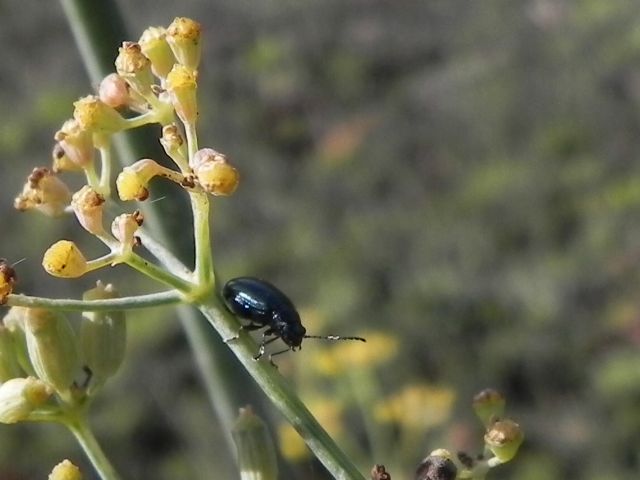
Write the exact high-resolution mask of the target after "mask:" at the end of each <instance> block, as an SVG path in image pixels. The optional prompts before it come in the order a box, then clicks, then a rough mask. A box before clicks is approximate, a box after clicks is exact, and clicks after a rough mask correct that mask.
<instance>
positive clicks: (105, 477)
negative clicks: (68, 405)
mask: <svg viewBox="0 0 640 480" xmlns="http://www.w3.org/2000/svg"><path fill="white" fill-rule="evenodd" d="M64 424H65V425H66V426H67V428H69V430H71V433H73V435H74V436H75V437H76V440H77V441H78V443H79V444H80V446H81V447H82V449H83V450H84V453H85V454H86V455H87V457H88V458H89V460H90V461H91V463H92V464H93V467H94V468H95V469H96V471H97V472H98V475H100V478H101V479H102V480H120V475H118V473H117V472H116V470H115V469H114V468H113V465H111V462H109V459H108V458H107V456H106V455H105V454H104V451H103V450H102V448H101V447H100V444H99V443H98V441H97V440H96V437H95V436H94V435H93V432H92V431H91V428H90V427H89V425H88V423H87V421H86V419H85V418H84V417H78V418H76V419H73V420H67V421H66V422H64Z"/></svg>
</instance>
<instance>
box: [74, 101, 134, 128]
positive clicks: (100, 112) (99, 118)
mask: <svg viewBox="0 0 640 480" xmlns="http://www.w3.org/2000/svg"><path fill="white" fill-rule="evenodd" d="M73 106H74V107H75V109H74V110H73V118H75V120H76V122H78V125H79V126H80V128H81V129H83V130H90V131H92V132H96V133H116V132H119V131H120V130H124V129H125V128H126V126H127V124H126V121H125V119H124V118H122V116H121V115H120V114H119V113H118V112H117V111H116V110H115V109H114V108H112V107H110V106H109V105H107V104H106V103H104V102H103V101H102V100H100V99H99V98H98V97H96V96H95V95H88V96H86V97H83V98H81V99H79V100H77V101H75V102H73Z"/></svg>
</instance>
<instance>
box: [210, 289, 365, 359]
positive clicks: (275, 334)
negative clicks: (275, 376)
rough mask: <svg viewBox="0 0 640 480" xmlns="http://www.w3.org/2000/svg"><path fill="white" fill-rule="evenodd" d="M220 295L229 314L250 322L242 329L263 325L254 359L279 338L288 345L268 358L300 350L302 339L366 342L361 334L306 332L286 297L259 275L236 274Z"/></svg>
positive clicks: (259, 327)
mask: <svg viewBox="0 0 640 480" xmlns="http://www.w3.org/2000/svg"><path fill="white" fill-rule="evenodd" d="M222 298H223V300H224V303H225V305H226V306H227V308H228V309H229V311H230V312H231V313H233V314H234V315H236V316H237V317H239V318H241V319H243V320H248V321H249V322H250V323H248V324H246V325H242V327H241V328H242V329H243V330H259V329H261V328H266V330H265V331H264V332H263V333H262V341H261V342H260V349H259V350H258V354H257V355H256V356H254V357H253V359H254V360H258V359H260V357H262V356H263V355H264V352H265V347H266V346H267V345H269V344H270V343H271V342H274V341H276V340H277V339H278V338H281V339H282V341H283V342H284V343H285V344H286V345H287V348H285V349H284V350H281V351H279V352H275V353H272V354H271V355H269V360H270V361H271V359H272V357H274V356H275V355H279V354H281V353H284V352H288V351H289V350H293V351H295V350H296V349H300V348H301V344H302V340H303V339H304V338H320V339H325V340H358V341H360V342H366V340H365V339H364V338H362V337H343V336H340V335H307V329H306V328H304V326H303V325H302V321H301V320H300V315H299V314H298V311H297V310H296V307H295V306H294V305H293V302H292V301H291V300H289V297H287V296H286V295H285V294H284V293H283V292H282V291H281V290H279V289H278V288H277V287H276V286H274V285H272V284H271V283H269V282H267V281H265V280H260V279H259V278H254V277H238V278H234V279H232V280H229V281H228V282H227V283H226V284H225V285H224V287H223V288H222ZM267 337H272V338H269V339H268V338H267ZM235 338H237V337H235ZM272 363H273V362H272Z"/></svg>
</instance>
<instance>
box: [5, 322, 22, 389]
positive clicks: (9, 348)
mask: <svg viewBox="0 0 640 480" xmlns="http://www.w3.org/2000/svg"><path fill="white" fill-rule="evenodd" d="M20 375H22V370H21V369H20V364H19V363H18V355H17V352H16V347H15V346H14V344H13V335H12V334H11V331H10V330H9V329H8V328H7V327H6V326H4V325H0V383H2V382H6V381H7V380H10V379H12V378H17V377H19V376H20Z"/></svg>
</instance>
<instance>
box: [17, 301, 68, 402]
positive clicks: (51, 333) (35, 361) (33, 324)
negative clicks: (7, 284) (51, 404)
mask: <svg viewBox="0 0 640 480" xmlns="http://www.w3.org/2000/svg"><path fill="white" fill-rule="evenodd" d="M24 329H25V336H26V339H27V349H28V351H29V358H30V359H31V364H32V365H33V368H34V370H35V371H36V373H37V374H38V377H40V379H42V380H44V381H45V382H47V383H49V384H50V385H52V386H53V387H54V388H55V389H56V390H57V391H58V392H66V391H68V390H69V388H70V387H71V385H72V384H73V378H74V376H75V375H76V373H77V372H78V371H79V368H80V364H79V362H78V347H77V341H76V336H75V334H74V332H73V329H72V328H71V324H70V323H69V321H68V320H67V317H65V316H64V315H62V314H61V313H59V312H54V311H51V310H45V309H43V308H30V309H29V310H28V312H27V316H26V318H25V322H24Z"/></svg>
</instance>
